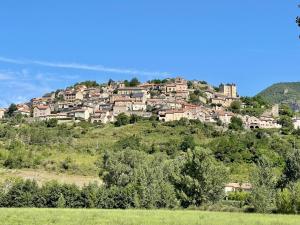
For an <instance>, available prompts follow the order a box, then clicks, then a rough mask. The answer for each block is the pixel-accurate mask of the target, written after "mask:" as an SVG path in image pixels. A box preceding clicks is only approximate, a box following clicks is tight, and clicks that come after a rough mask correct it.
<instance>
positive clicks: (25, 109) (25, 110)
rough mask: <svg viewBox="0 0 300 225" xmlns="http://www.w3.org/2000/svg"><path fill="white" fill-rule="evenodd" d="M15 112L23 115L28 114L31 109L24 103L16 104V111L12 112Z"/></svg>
mask: <svg viewBox="0 0 300 225" xmlns="http://www.w3.org/2000/svg"><path fill="white" fill-rule="evenodd" d="M14 113H15V114H21V115H23V116H30V115H31V110H30V107H29V106H28V105H26V104H18V105H17V111H15V112H14Z"/></svg>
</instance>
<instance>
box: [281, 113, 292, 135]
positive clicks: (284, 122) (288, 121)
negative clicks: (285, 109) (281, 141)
mask: <svg viewBox="0 0 300 225" xmlns="http://www.w3.org/2000/svg"><path fill="white" fill-rule="evenodd" d="M278 123H279V124H280V125H281V126H282V128H281V131H282V133H283V134H289V133H291V132H292V131H293V130H294V124H293V120H292V118H291V117H290V116H288V115H281V116H280V119H279V121H278Z"/></svg>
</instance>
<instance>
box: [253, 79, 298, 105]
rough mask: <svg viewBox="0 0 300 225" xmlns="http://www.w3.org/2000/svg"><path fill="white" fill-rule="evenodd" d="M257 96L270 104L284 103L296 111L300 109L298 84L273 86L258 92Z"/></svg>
mask: <svg viewBox="0 0 300 225" xmlns="http://www.w3.org/2000/svg"><path fill="white" fill-rule="evenodd" d="M258 96H260V97H262V98H263V99H264V100H266V101H267V102H269V103H271V104H274V103H278V104H279V103H285V104H289V105H291V106H292V107H293V109H297V110H298V109H299V108H300V107H299V106H300V104H299V103H300V82H289V83H278V84H273V85H272V86H270V87H268V88H267V89H265V90H263V91H262V92H260V93H259V94H258Z"/></svg>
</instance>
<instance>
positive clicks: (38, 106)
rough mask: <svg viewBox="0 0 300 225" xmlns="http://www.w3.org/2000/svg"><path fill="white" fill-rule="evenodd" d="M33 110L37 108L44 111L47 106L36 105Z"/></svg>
mask: <svg viewBox="0 0 300 225" xmlns="http://www.w3.org/2000/svg"><path fill="white" fill-rule="evenodd" d="M34 108H38V109H39V110H46V109H48V108H49V106H47V105H37V106H35V107H34Z"/></svg>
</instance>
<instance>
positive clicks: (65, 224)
mask: <svg viewBox="0 0 300 225" xmlns="http://www.w3.org/2000/svg"><path fill="white" fill-rule="evenodd" d="M299 221H300V217H299V216H292V215H291V216H290V215H260V214H243V213H223V212H202V211H184V210H181V211H170V210H97V209H0V225H52V224H55V225H102V224H109V225H135V224H136V225H156V224H159V225H160V224H161V225H169V224H170V225H171V224H172V225H176V224H178V225H179V224H180V225H185V224H186V225H196V224H197V225H202V224H203V225H290V224H295V225H296V224H299Z"/></svg>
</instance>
